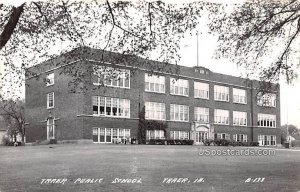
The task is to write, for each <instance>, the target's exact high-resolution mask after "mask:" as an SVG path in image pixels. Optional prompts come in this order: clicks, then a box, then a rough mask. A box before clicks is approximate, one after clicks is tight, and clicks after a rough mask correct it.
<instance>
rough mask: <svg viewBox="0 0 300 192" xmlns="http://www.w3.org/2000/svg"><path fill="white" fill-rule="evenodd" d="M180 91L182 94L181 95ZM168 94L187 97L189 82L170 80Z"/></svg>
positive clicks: (185, 80)
mask: <svg viewBox="0 0 300 192" xmlns="http://www.w3.org/2000/svg"><path fill="white" fill-rule="evenodd" d="M176 90H177V91H176ZM181 91H182V93H181ZM170 94H171V95H179V96H185V97H188V96H189V80H187V79H176V78H172V77H171V78H170Z"/></svg>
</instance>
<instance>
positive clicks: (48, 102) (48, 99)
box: [47, 92, 55, 109]
mask: <svg viewBox="0 0 300 192" xmlns="http://www.w3.org/2000/svg"><path fill="white" fill-rule="evenodd" d="M50 94H52V99H53V102H52V103H53V105H52V106H50ZM54 106H55V99H54V92H50V93H47V109H52V108H54Z"/></svg>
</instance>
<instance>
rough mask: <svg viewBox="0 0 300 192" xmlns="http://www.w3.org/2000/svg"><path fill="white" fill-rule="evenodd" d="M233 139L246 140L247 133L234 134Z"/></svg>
mask: <svg viewBox="0 0 300 192" xmlns="http://www.w3.org/2000/svg"><path fill="white" fill-rule="evenodd" d="M233 140H234V141H238V142H247V135H246V134H234V135H233Z"/></svg>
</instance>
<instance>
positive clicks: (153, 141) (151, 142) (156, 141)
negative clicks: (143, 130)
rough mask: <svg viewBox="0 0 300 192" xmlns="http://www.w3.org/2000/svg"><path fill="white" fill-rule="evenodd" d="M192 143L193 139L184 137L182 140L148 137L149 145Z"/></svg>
mask: <svg viewBox="0 0 300 192" xmlns="http://www.w3.org/2000/svg"><path fill="white" fill-rule="evenodd" d="M165 143H166V144H167V145H193V144H194V140H188V139H184V140H180V139H175V140H173V139H172V140H171V139H150V140H149V142H148V144H149V145H164V144H165Z"/></svg>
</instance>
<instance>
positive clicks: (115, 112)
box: [92, 96, 130, 118]
mask: <svg viewBox="0 0 300 192" xmlns="http://www.w3.org/2000/svg"><path fill="white" fill-rule="evenodd" d="M92 105H93V114H94V115H101V116H109V117H124V118H129V117H130V100H129V99H119V98H111V97H101V96H93V97H92Z"/></svg>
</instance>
